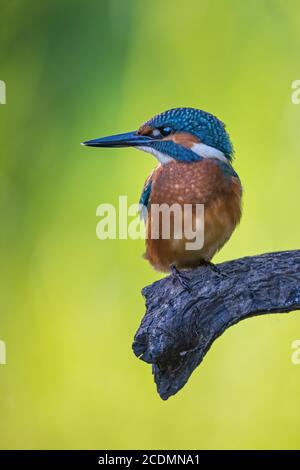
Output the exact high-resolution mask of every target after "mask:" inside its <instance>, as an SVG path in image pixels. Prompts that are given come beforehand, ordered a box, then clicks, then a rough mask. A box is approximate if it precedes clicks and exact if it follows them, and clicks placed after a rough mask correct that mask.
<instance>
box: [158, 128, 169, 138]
mask: <svg viewBox="0 0 300 470" xmlns="http://www.w3.org/2000/svg"><path fill="white" fill-rule="evenodd" d="M160 132H161V134H162V135H163V136H164V137H166V136H167V135H169V134H171V132H172V129H171V127H161V128H160Z"/></svg>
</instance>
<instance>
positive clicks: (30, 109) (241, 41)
mask: <svg viewBox="0 0 300 470" xmlns="http://www.w3.org/2000/svg"><path fill="white" fill-rule="evenodd" d="M299 16H300V4H299V2H298V1H292V0H269V1H268V0H251V1H249V2H243V1H240V0H205V1H204V0H203V1H199V0H186V1H184V2H182V1H179V0H176V1H174V0H173V1H171V0H152V1H151V2H144V1H141V0H136V1H134V0H132V1H129V0H110V1H104V0H99V1H84V0H81V1H79V0H77V1H75V0H72V1H71V0H69V1H67V0H55V1H50V0H49V1H38V0H36V1H34V0H26V1H25V0H23V1H22V0H0V79H1V80H5V82H6V86H7V104H6V105H0V142H1V147H0V148H1V150H0V151H1V164H0V205H1V230H0V239H1V251H0V263H1V279H0V305H1V312H0V339H1V340H4V341H5V342H6V347H7V364H6V365H1V366H0V422H1V426H0V446H1V448H108V449H115V448H119V449H126V448H136V449H142V448H145V449H147V448H148V449H149V448H157V449H160V448H169V449H173V448H182V449H188V448H201V449H202V448H297V447H299V443H300V431H299V420H300V403H299V396H300V365H299V366H296V365H293V364H292V362H291V353H292V349H291V343H292V341H294V340H295V339H299V338H300V316H299V314H298V313H294V314H289V315H274V316H263V317H261V318H253V319H251V320H247V321H245V322H242V323H241V324H239V325H236V326H234V327H233V328H231V329H230V330H229V331H227V332H226V333H225V334H224V335H223V336H222V337H221V338H220V339H218V340H217V341H216V343H215V344H214V345H213V347H212V349H211V351H210V352H209V354H208V355H207V357H206V358H205V360H204V362H203V364H202V365H201V367H200V368H199V369H198V370H196V372H195V373H194V374H193V376H192V377H191V379H190V381H189V383H188V384H187V386H186V387H185V388H184V389H183V390H182V391H180V393H179V394H178V395H177V396H175V397H172V398H171V399H170V400H169V401H167V402H163V401H162V400H161V399H160V398H159V397H158V395H157V394H156V390H155V386H154V383H153V378H152V375H151V370H150V367H149V366H148V365H146V364H144V363H143V362H141V361H138V360H137V358H136V357H135V356H134V355H133V353H132V351H131V343H132V338H133V335H134V333H135V330H136V328H137V327H138V325H139V322H140V320H141V317H142V315H143V313H144V302H143V298H142V297H141V295H140V290H141V288H142V287H143V286H145V285H147V284H149V283H151V282H152V281H154V280H156V279H158V278H159V277H160V275H159V274H158V273H156V272H154V271H153V270H152V268H151V267H150V265H148V264H147V262H146V261H144V260H143V259H142V257H141V255H142V253H143V250H144V242H143V241H142V240H139V241H133V240H110V241H100V240H98V239H97V238H96V234H95V229H96V223H97V220H98V219H97V217H96V207H97V206H98V205H99V204H100V203H102V202H109V203H116V202H117V201H118V196H119V195H126V194H127V195H128V197H129V202H130V203H134V202H137V200H138V198H139V195H140V191H141V188H142V185H143V183H144V180H145V178H146V177H147V175H148V174H149V172H150V171H151V169H152V168H153V167H154V166H155V161H154V159H153V157H151V156H150V155H147V154H143V153H141V152H137V151H135V150H134V149H132V150H128V149H119V150H115V151H113V150H105V149H104V150H97V149H87V148H83V147H80V146H79V143H80V142H81V141H82V140H85V139H88V138H95V137H100V136H102V135H106V134H111V133H117V132H123V131H124V132H125V131H128V130H132V129H135V128H137V126H138V125H139V124H141V123H142V122H143V121H144V120H146V119H148V118H150V117H151V116H152V115H153V114H156V113H158V112H160V111H164V110H166V109H168V108H171V107H176V106H193V107H197V108H200V109H204V110H206V111H209V112H211V113H213V114H216V115H217V116H218V117H219V118H220V119H222V120H223V121H224V122H226V124H227V128H228V131H229V132H230V135H231V138H232V141H233V143H234V146H235V150H236V160H235V169H236V170H237V171H238V173H239V175H240V177H241V180H242V182H243V185H244V214H243V219H242V223H241V225H240V227H239V228H238V229H237V231H236V232H235V234H234V235H233V237H232V239H231V240H230V242H229V243H228V244H227V245H226V247H225V248H224V249H223V250H222V251H221V253H220V254H219V255H218V256H217V257H216V258H215V260H216V261H222V260H228V259H230V258H236V257H240V256H245V255H254V254H258V253H262V252H267V251H273V250H281V249H293V248H299V230H300V219H299V195H300V187H299V172H300V158H299V155H300V137H299V123H300V105H299V106H297V105H294V104H292V102H291V93H292V89H291V83H292V81H293V80H296V79H299V78H300V23H299Z"/></svg>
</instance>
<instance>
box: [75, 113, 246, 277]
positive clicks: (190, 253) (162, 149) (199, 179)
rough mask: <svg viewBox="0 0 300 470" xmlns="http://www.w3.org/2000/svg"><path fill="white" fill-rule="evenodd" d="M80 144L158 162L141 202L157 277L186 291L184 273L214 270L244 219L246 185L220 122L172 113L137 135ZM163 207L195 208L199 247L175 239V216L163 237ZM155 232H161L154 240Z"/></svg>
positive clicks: (204, 116) (149, 257)
mask: <svg viewBox="0 0 300 470" xmlns="http://www.w3.org/2000/svg"><path fill="white" fill-rule="evenodd" d="M82 144H83V145H86V146H90V147H112V148H119V147H135V148H137V149H139V150H142V151H144V152H148V153H150V154H152V155H153V156H154V157H155V158H156V159H157V161H158V165H157V167H156V168H155V169H154V170H153V172H152V173H151V174H150V175H149V176H148V178H147V179H146V182H145V185H144V188H143V191H142V195H141V198H140V207H141V214H142V216H143V217H144V219H145V223H146V253H145V255H144V257H145V258H146V259H147V260H148V261H149V262H150V264H151V265H152V266H153V267H154V268H155V269H156V270H157V271H161V272H166V273H168V272H171V273H173V274H174V275H177V276H178V278H179V280H181V282H182V284H183V285H184V286H185V278H184V272H185V271H186V270H189V269H194V268H196V267H199V266H201V265H210V266H212V267H215V265H214V264H213V263H212V261H211V260H212V258H213V257H214V255H215V254H216V253H217V252H218V251H219V250H220V249H221V248H222V247H223V246H224V244H225V243H226V242H227V241H228V240H229V238H230V237H231V235H232V233H233V231H234V229H235V228H236V226H237V225H238V223H239V222H240V219H241V213H242V185H241V181H240V178H239V176H238V174H237V173H236V171H235V170H234V168H233V166H232V162H233V156H234V150H233V146H232V143H231V140H230V137H229V134H228V132H227V130H226V127H225V124H224V123H223V122H222V121H221V120H219V119H218V118H217V117H216V116H214V115H213V114H210V113H208V112H206V111H202V110H200V109H196V108H190V107H181V108H173V109H169V110H167V111H164V112H162V113H160V114H157V115H155V116H154V117H152V118H151V119H149V120H148V121H146V122H144V123H143V124H142V125H141V126H140V127H139V128H138V129H137V130H135V131H132V132H126V133H123V134H117V135H112V136H107V137H101V138H97V139H93V140H88V141H85V142H83V143H82ZM162 204H167V206H169V207H171V206H173V205H174V204H175V205H176V207H178V206H179V207H181V208H182V209H184V207H186V206H191V207H192V210H191V217H190V218H189V223H190V224H191V225H192V227H190V228H193V231H192V233H194V234H197V230H202V231H203V229H204V236H203V243H202V245H201V246H200V245H199V247H197V249H187V241H190V239H189V240H187V238H186V237H185V235H184V234H183V236H182V237H181V238H178V237H176V234H175V233H176V227H175V225H176V224H175V217H174V215H173V217H172V215H171V216H170V217H171V218H170V231H169V234H170V236H169V238H167V237H166V238H164V237H163V236H162V229H161V227H160V225H159V224H160V223H161V219H159V220H158V218H157V217H156V219H155V220H154V207H155V208H156V207H157V206H160V205H162ZM197 205H200V207H202V206H203V207H204V216H203V222H204V224H203V225H201V224H200V225H199V224H198V219H197V217H198V213H197V211H196V210H195V207H196V206H197ZM182 220H183V221H185V220H187V219H185V218H184V217H183V219H182ZM182 220H181V222H179V224H182V223H183V222H182ZM155 224H156V225H155ZM154 231H158V235H157V234H156V236H155V237H154V236H152V234H153V232H154ZM195 236H196V235H195Z"/></svg>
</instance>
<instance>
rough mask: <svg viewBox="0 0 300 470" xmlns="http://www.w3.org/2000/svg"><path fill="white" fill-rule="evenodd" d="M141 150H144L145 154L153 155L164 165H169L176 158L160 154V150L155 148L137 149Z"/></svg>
mask: <svg viewBox="0 0 300 470" xmlns="http://www.w3.org/2000/svg"><path fill="white" fill-rule="evenodd" d="M136 148H137V149H139V150H143V152H147V153H151V155H154V156H155V158H157V160H158V161H159V162H160V163H161V164H162V165H164V164H165V163H169V162H171V161H173V160H174V158H172V157H170V156H169V155H167V154H165V153H162V152H159V151H158V150H156V149H154V148H153V147H146V146H145V147H144V146H140V147H136Z"/></svg>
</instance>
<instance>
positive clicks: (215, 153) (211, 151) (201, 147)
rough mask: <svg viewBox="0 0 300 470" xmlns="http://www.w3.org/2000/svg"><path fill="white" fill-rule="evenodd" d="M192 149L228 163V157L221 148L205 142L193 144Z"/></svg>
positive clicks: (201, 154)
mask: <svg viewBox="0 0 300 470" xmlns="http://www.w3.org/2000/svg"><path fill="white" fill-rule="evenodd" d="M191 150H192V151H193V152H195V153H196V154H197V155H199V156H200V157H203V158H217V159H218V160H221V161H222V162H225V163H228V159H227V158H226V157H225V155H224V153H223V152H221V151H220V150H218V149H216V148H214V147H210V146H209V145H205V144H201V143H199V144H193V145H192V147H191Z"/></svg>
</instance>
